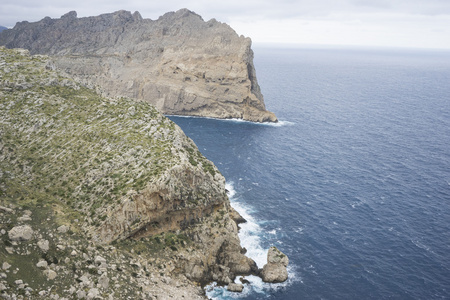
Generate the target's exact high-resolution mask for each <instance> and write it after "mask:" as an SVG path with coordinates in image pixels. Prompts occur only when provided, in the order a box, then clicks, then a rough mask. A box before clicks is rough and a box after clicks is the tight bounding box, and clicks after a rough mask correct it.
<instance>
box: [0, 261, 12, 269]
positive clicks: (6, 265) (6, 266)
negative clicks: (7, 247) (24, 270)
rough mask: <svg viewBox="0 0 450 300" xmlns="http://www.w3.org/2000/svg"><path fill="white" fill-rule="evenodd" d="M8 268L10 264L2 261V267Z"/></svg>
mask: <svg viewBox="0 0 450 300" xmlns="http://www.w3.org/2000/svg"><path fill="white" fill-rule="evenodd" d="M9 268H11V265H10V264H8V263H7V262H6V261H4V262H3V265H2V269H3V270H5V271H6V270H9Z"/></svg>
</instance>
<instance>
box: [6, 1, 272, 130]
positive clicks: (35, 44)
mask: <svg viewBox="0 0 450 300" xmlns="http://www.w3.org/2000/svg"><path fill="white" fill-rule="evenodd" d="M0 45H5V46H6V47H8V48H14V47H16V48H26V49H29V50H30V51H31V53H33V54H48V55H52V56H53V59H54V61H55V63H56V65H57V66H59V67H60V68H62V69H64V70H65V71H66V72H69V73H71V74H73V75H76V76H77V77H79V78H80V79H81V80H84V81H85V82H88V83H91V84H94V85H99V86H100V87H101V88H102V89H103V90H104V92H105V93H106V94H108V95H111V96H126V97H130V98H135V99H141V100H145V101H147V102H149V103H152V104H153V105H155V106H156V107H157V108H158V109H159V110H160V111H161V112H162V113H165V114H179V115H193V116H206V117H217V118H242V119H245V120H250V121H256V122H265V121H271V122H275V121H276V120H277V119H276V117H275V115H274V114H273V113H271V112H268V111H266V109H265V105H264V100H263V96H262V94H261V91H260V88H259V85H258V82H257V80H256V75H255V68H254V65H253V51H252V50H251V41H250V39H249V38H244V37H243V36H240V37H239V36H238V35H237V34H236V32H235V31H234V30H233V29H231V28H230V27H229V26H228V25H226V24H223V23H220V22H217V21H216V20H214V19H212V20H210V21H208V22H205V21H203V19H202V18H201V17H200V16H199V15H196V14H195V13H193V12H191V11H189V10H186V9H182V10H179V11H177V12H175V13H174V12H172V13H167V14H165V15H164V16H162V17H160V18H159V19H158V20H156V21H153V20H150V19H142V17H141V16H140V15H139V13H138V12H135V13H134V14H131V13H130V12H127V11H118V12H115V13H111V14H104V15H100V16H97V17H88V18H77V15H76V12H70V13H68V14H66V15H64V16H62V17H61V18H60V19H50V18H48V17H47V18H44V19H43V20H41V21H39V22H35V23H29V22H26V21H24V22H19V23H17V24H16V26H15V27H14V28H13V29H11V30H5V31H4V32H2V33H1V34H0Z"/></svg>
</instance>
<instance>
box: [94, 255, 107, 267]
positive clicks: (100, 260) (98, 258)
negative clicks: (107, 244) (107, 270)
mask: <svg viewBox="0 0 450 300" xmlns="http://www.w3.org/2000/svg"><path fill="white" fill-rule="evenodd" d="M94 262H95V264H96V265H101V264H104V263H106V259H104V258H103V257H101V256H96V257H95V259H94Z"/></svg>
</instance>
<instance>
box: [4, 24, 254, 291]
mask: <svg viewBox="0 0 450 300" xmlns="http://www.w3.org/2000/svg"><path fill="white" fill-rule="evenodd" d="M68 17H70V16H68ZM0 67H1V68H0V137H1V139H0V238H1V240H2V242H3V243H4V244H5V247H0V255H1V256H2V259H3V260H4V263H3V265H2V266H3V269H4V270H5V272H6V273H7V274H6V273H5V275H4V276H2V277H1V278H0V287H1V290H0V292H1V296H2V297H4V298H7V299H8V297H9V298H12V299H15V298H16V296H17V295H25V296H27V297H29V298H32V299H38V298H41V299H49V297H50V295H52V297H57V296H58V295H59V296H58V297H66V298H67V297H69V298H73V297H78V298H80V299H82V298H86V297H87V298H89V297H91V298H95V297H97V296H96V295H102V297H110V298H113V299H126V298H132V299H150V298H152V297H154V296H157V297H158V298H161V297H163V298H164V297H169V298H175V299H179V298H184V299H199V298H201V297H202V296H201V289H200V288H198V287H197V286H195V285H193V284H192V282H197V283H205V282H209V281H212V280H216V281H218V282H219V283H223V284H229V283H231V282H232V281H233V280H234V278H235V276H236V275H247V274H250V273H256V272H257V271H258V270H257V267H256V264H255V262H254V261H253V260H251V259H250V258H248V257H246V256H245V255H244V254H243V252H244V251H243V249H242V247H241V246H240V241H239V237H238V234H237V233H238V231H237V225H236V223H235V222H234V221H233V220H232V219H231V217H230V213H232V209H231V207H230V202H229V200H228V197H227V195H226V190H225V179H224V177H223V176H222V175H221V174H220V172H219V170H218V169H217V168H216V167H215V166H214V165H213V164H212V163H211V162H210V161H208V160H207V159H206V158H205V157H204V156H203V155H202V154H201V153H200V152H199V151H198V149H197V147H196V146H195V144H194V143H193V141H192V140H190V139H189V138H188V137H186V136H185V135H184V133H183V132H182V131H181V129H180V128H179V127H178V126H177V125H175V124H174V123H173V122H171V121H170V120H169V119H167V118H166V117H164V116H163V115H161V114H160V113H159V112H158V111H157V110H156V109H155V108H154V107H153V106H151V105H149V104H148V103H145V102H137V101H133V100H131V99H126V98H122V99H115V98H114V99H113V98H103V97H101V96H99V95H98V94H97V93H95V91H93V90H91V89H88V88H86V87H84V86H83V85H81V84H80V83H78V82H77V81H75V80H73V78H71V77H70V76H68V75H67V74H65V73H64V72H61V71H60V70H58V69H57V68H56V69H55V66H54V65H53V64H52V63H51V61H50V60H49V58H48V57H46V56H42V55H36V56H30V55H29V53H28V51H27V50H8V49H5V48H3V47H0ZM43 261H45V262H46V263H44V262H43ZM9 268H11V269H14V272H11V273H10V272H9V271H7V270H8V269H9ZM16 281H17V282H19V281H20V283H18V284H16V283H15V282H16ZM3 287H4V288H3ZM53 295H55V296H53ZM89 295H90V296H89ZM55 299H56V298H55Z"/></svg>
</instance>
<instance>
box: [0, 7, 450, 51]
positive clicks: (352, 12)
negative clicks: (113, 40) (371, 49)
mask: <svg viewBox="0 0 450 300" xmlns="http://www.w3.org/2000/svg"><path fill="white" fill-rule="evenodd" d="M180 8H188V9H190V10H192V11H194V12H196V13H198V14H199V15H201V16H202V17H203V19H205V21H207V20H209V19H211V18H215V19H217V20H218V21H221V22H225V23H227V24H229V25H230V26H231V27H233V28H234V29H235V30H236V31H237V33H238V34H243V35H245V36H248V37H251V38H252V40H253V42H254V43H276V44H313V45H344V46H345V45H359V46H379V47H415V48H441V49H442V48H444V49H450V0H225V1H224V0H221V1H214V0H125V1H124V0H99V1H94V0H77V1H64V0H1V1H0V25H3V26H6V27H13V26H14V25H15V23H16V22H18V21H23V20H27V21H30V22H33V21H38V20H41V19H42V18H44V17H45V16H49V17H52V18H59V17H60V16H61V15H63V14H65V13H67V12H68V11H71V10H76V11H77V13H78V17H86V16H95V15H99V14H102V13H108V12H113V11H117V10H120V9H124V10H129V11H131V12H134V11H139V12H140V13H141V15H142V16H143V17H144V18H150V19H157V18H158V17H159V16H161V15H162V14H164V13H165V12H168V11H175V10H178V9H180Z"/></svg>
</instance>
